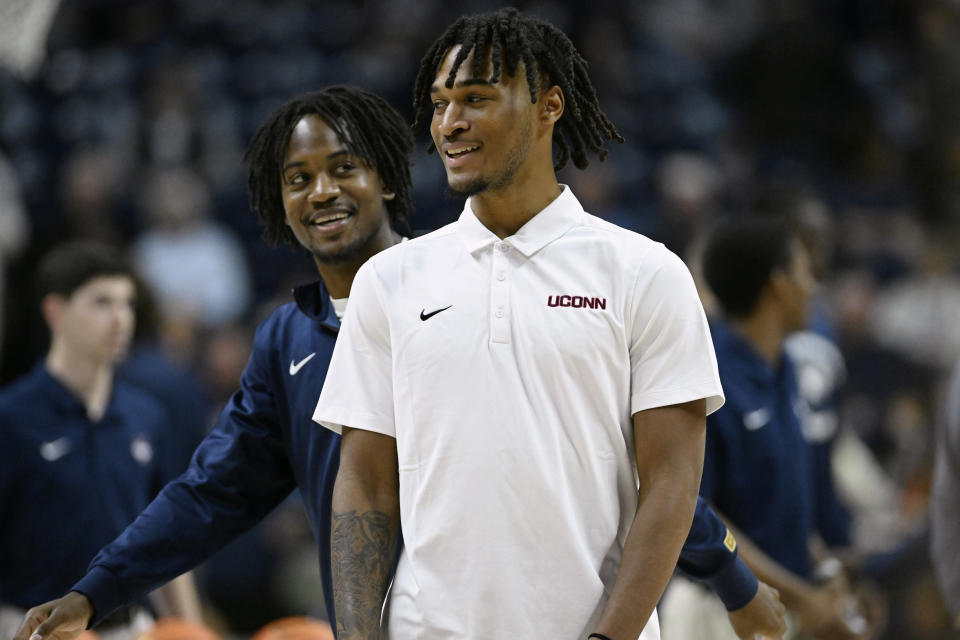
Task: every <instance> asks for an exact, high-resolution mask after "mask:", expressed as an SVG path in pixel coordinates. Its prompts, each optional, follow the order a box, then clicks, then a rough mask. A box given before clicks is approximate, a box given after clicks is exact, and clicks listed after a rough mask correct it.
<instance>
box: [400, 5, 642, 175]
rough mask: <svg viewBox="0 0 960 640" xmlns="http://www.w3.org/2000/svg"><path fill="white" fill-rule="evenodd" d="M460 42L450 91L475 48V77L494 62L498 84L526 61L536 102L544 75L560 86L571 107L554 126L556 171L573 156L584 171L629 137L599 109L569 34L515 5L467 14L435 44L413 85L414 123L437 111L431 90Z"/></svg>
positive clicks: (583, 62) (448, 81) (493, 77)
mask: <svg viewBox="0 0 960 640" xmlns="http://www.w3.org/2000/svg"><path fill="white" fill-rule="evenodd" d="M456 45H461V46H460V50H459V51H458V52H457V56H456V58H454V60H453V65H452V67H451V68H450V74H449V75H448V76H447V79H446V83H445V84H446V87H447V88H448V89H449V88H451V87H453V83H454V78H455V77H456V75H457V71H458V70H459V69H460V66H461V65H462V64H463V63H464V61H466V59H467V57H468V56H469V55H470V52H471V51H472V52H474V56H473V65H472V69H471V71H472V72H473V74H474V76H475V77H479V75H480V73H482V71H483V65H484V64H485V63H486V61H487V59H488V58H489V59H490V60H491V62H492V66H493V73H492V75H491V76H490V81H491V82H497V81H498V80H499V79H500V77H501V74H503V73H506V74H507V75H508V76H511V77H512V76H514V75H516V72H517V68H518V65H519V63H521V62H522V63H523V66H524V70H525V72H526V78H527V85H528V86H529V87H530V102H531V103H535V102H536V101H537V94H538V92H539V78H544V79H546V81H547V82H548V83H550V84H555V85H557V86H559V87H560V90H561V91H563V96H564V99H565V102H566V109H565V110H564V113H563V115H562V116H561V117H560V120H559V121H558V122H557V126H556V127H555V128H554V130H553V143H554V145H555V146H554V169H556V170H558V171H559V170H560V169H562V168H563V167H564V166H565V165H566V164H567V161H568V160H570V159H571V158H572V159H573V164H574V166H576V167H577V168H578V169H584V168H586V166H587V165H588V164H589V159H588V158H587V153H588V152H592V153H594V154H596V155H597V157H599V158H600V160H601V161H603V160H604V159H605V158H606V156H607V150H606V149H604V146H603V145H604V144H605V143H606V142H608V141H614V140H615V141H617V142H620V143H622V142H623V141H624V140H623V137H622V136H621V135H620V133H619V132H618V131H617V128H616V127H615V126H614V125H613V123H612V122H610V119H609V118H607V116H606V114H604V113H603V111H601V110H600V105H599V103H598V101H597V92H596V90H595V89H594V88H593V83H591V82H590V76H589V75H588V74H587V61H586V60H584V58H583V56H581V55H580V52H579V51H577V49H576V47H574V46H573V43H572V42H571V41H570V38H568V37H567V36H566V34H564V33H563V32H562V31H560V30H559V29H558V28H557V27H555V26H553V25H552V24H550V23H549V22H546V21H545V20H541V19H539V18H535V17H533V16H527V15H523V14H521V13H520V12H519V11H517V10H516V9H514V8H512V7H510V8H505V9H500V10H498V11H492V12H488V13H479V14H475V15H470V16H463V17H461V18H460V19H458V20H457V21H456V22H454V23H453V24H452V25H450V26H449V27H448V28H447V30H446V31H445V32H444V33H443V35H442V36H440V37H439V38H438V39H437V41H436V42H434V43H433V45H432V46H431V47H430V49H429V50H428V51H427V53H426V55H424V56H423V59H422V60H421V61H420V70H419V71H418V73H417V80H416V83H415V84H414V88H413V109H414V113H415V114H416V119H415V121H414V127H419V126H423V124H424V123H425V122H429V120H430V117H431V115H430V114H431V112H432V110H433V105H432V100H431V97H430V88H431V86H433V83H434V80H435V79H436V76H437V71H438V70H439V68H440V65H441V64H442V63H443V60H444V58H445V57H446V55H447V52H448V51H450V49H451V48H452V47H454V46H456ZM550 84H548V86H550ZM429 150H430V151H432V147H431V148H430V149H429Z"/></svg>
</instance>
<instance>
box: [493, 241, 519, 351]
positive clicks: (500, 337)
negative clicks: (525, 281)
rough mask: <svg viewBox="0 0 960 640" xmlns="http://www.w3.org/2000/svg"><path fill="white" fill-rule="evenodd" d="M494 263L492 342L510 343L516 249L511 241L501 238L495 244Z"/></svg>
mask: <svg viewBox="0 0 960 640" xmlns="http://www.w3.org/2000/svg"><path fill="white" fill-rule="evenodd" d="M493 249H494V250H493V265H492V269H491V274H492V278H491V279H490V342H491V343H493V344H510V315H511V309H510V280H511V278H510V277H509V276H510V275H511V272H512V271H513V265H511V263H510V262H511V260H510V259H511V256H514V255H516V253H517V252H516V251H515V250H513V248H512V247H511V246H510V243H508V242H504V241H503V240H500V241H498V242H495V243H494V245H493Z"/></svg>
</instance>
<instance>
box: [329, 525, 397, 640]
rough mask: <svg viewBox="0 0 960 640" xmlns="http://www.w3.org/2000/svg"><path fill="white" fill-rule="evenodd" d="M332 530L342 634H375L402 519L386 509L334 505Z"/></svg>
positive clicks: (370, 636) (372, 637)
mask: <svg viewBox="0 0 960 640" xmlns="http://www.w3.org/2000/svg"><path fill="white" fill-rule="evenodd" d="M332 534H333V536H332V539H331V543H330V549H331V553H332V556H333V557H332V560H333V592H334V606H335V609H336V614H337V637H338V638H363V639H364V640H375V639H376V638H379V637H380V611H381V609H382V608H383V598H384V596H385V595H386V592H387V585H388V584H389V582H390V577H391V574H392V572H393V561H394V558H396V546H397V523H396V522H395V521H393V520H392V519H391V518H390V516H389V515H387V514H386V513H383V512H381V511H365V512H363V513H360V514H358V513H357V512H356V511H344V512H338V511H334V512H333V531H332Z"/></svg>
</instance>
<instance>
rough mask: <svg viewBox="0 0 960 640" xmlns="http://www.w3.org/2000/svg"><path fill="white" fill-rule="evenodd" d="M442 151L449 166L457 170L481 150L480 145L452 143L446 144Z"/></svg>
mask: <svg viewBox="0 0 960 640" xmlns="http://www.w3.org/2000/svg"><path fill="white" fill-rule="evenodd" d="M442 149H443V155H444V156H445V158H446V163H447V166H448V167H450V168H455V167H459V166H460V165H462V164H464V163H465V162H467V161H468V159H469V158H470V156H471V155H473V154H474V153H475V152H476V151H478V150H479V149H480V145H479V144H477V143H468V142H456V143H454V142H450V143H447V144H444V145H443V148H442Z"/></svg>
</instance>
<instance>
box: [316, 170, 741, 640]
mask: <svg viewBox="0 0 960 640" xmlns="http://www.w3.org/2000/svg"><path fill="white" fill-rule="evenodd" d="M699 398H707V409H708V412H712V411H714V410H716V409H717V408H718V407H719V406H720V405H721V404H723V392H722V390H721V387H720V380H719V377H718V374H717V364H716V359H715V356H714V353H713V346H712V344H711V341H710V333H709V329H708V327H707V322H706V319H705V317H704V314H703V309H702V307H701V305H700V301H699V298H698V297H697V293H696V290H695V288H694V285H693V281H692V278H691V277H690V274H689V272H688V270H687V268H686V267H685V266H684V264H683V263H682V262H681V260H680V259H679V258H677V257H676V256H675V255H674V254H672V253H670V252H669V251H667V249H666V248H664V246H663V245H661V244H659V243H655V242H652V241H651V240H649V239H647V238H645V237H643V236H641V235H638V234H636V233H633V232H630V231H627V230H625V229H621V228H620V227H617V226H615V225H612V224H610V223H607V222H605V221H603V220H601V219H599V218H597V217H594V216H592V215H590V214H588V213H586V212H584V210H583V208H582V207H581V206H580V203H579V202H578V201H577V199H576V198H575V197H574V195H573V194H572V193H571V192H570V189H569V188H566V187H564V190H563V193H562V194H561V195H560V196H558V197H557V198H556V199H555V200H554V201H553V202H552V203H551V204H550V205H549V206H547V207H546V208H545V209H544V210H543V211H541V212H540V213H539V214H538V215H536V216H535V217H534V218H533V219H531V220H530V221H529V222H528V223H527V224H526V225H524V226H523V228H521V229H520V230H519V231H518V232H517V233H516V234H515V235H513V236H510V237H509V238H506V239H504V240H503V241H501V240H499V239H498V238H497V237H496V235H494V234H493V233H492V232H490V231H489V230H488V229H487V228H486V227H484V226H483V225H482V224H481V223H480V221H479V220H477V218H476V216H475V215H474V213H473V211H472V209H471V208H470V202H469V201H467V204H466V206H465V208H464V211H463V213H462V215H461V216H460V219H459V220H458V221H457V222H454V223H452V224H450V225H447V226H445V227H443V228H441V229H439V230H437V231H435V232H433V233H430V234H428V235H425V236H422V237H420V238H416V239H413V240H411V241H409V242H405V243H403V244H401V245H397V246H394V247H392V248H390V249H388V250H386V251H384V252H382V253H380V254H377V255H376V256H374V257H373V258H372V259H371V260H370V261H368V262H367V263H366V264H365V265H364V266H363V267H362V268H361V269H360V271H359V272H358V273H357V276H356V279H355V280H354V282H353V287H352V289H351V292H350V305H349V306H348V308H347V313H346V316H345V318H344V323H343V328H342V329H341V331H340V335H339V337H338V339H337V345H336V348H335V350H334V353H333V359H332V361H331V364H330V370H329V373H328V374H327V378H326V382H325V383H324V386H323V390H322V393H321V394H320V400H319V403H318V404H317V409H316V412H315V413H314V420H316V421H317V422H319V423H321V424H323V425H324V426H326V427H328V428H331V429H333V430H335V431H340V430H341V427H342V425H346V426H350V427H353V428H360V429H367V430H370V431H375V432H378V433H383V434H387V435H390V436H393V437H395V438H396V439H397V451H398V456H399V469H400V513H401V523H402V530H403V539H404V550H403V554H402V556H401V559H400V564H399V566H398V568H397V574H396V577H395V579H394V583H393V586H392V588H391V592H390V596H389V600H388V603H387V608H386V609H385V614H384V625H385V630H386V633H387V637H390V638H395V639H397V640H408V639H410V638H426V639H434V638H464V639H472V640H476V639H481V638H491V639H492V638H505V637H510V638H544V639H546V638H549V639H550V640H563V639H567V638H569V639H570V640H575V639H582V638H585V637H586V635H587V634H588V633H589V632H590V631H592V630H593V626H594V623H595V622H596V621H597V618H598V617H599V614H600V612H601V611H602V609H603V606H604V604H605V603H606V600H607V596H608V594H609V591H610V589H611V588H612V586H613V582H614V578H615V577H616V572H617V566H618V565H619V562H620V556H621V551H622V548H623V543H624V541H625V539H626V535H627V531H628V529H629V526H630V523H631V522H632V519H633V517H634V514H635V513H636V509H637V473H636V466H635V464H636V463H635V457H634V455H633V425H632V419H631V416H632V414H634V413H636V412H638V411H641V410H643V409H649V408H653V407H659V406H666V405H671V404H677V403H681V402H686V401H690V400H695V399H699ZM658 637H659V630H658V628H657V623H656V615H655V614H654V616H652V617H651V622H650V623H648V625H647V629H646V630H645V631H644V635H643V636H642V638H644V639H645V640H646V639H650V640H653V639H655V638H658Z"/></svg>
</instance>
